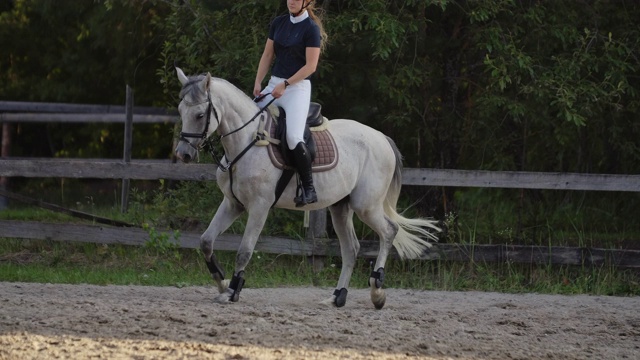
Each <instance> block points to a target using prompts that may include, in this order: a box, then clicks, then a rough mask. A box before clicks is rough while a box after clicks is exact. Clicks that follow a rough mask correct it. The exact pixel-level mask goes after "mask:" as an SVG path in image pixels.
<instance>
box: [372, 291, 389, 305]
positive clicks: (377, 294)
mask: <svg viewBox="0 0 640 360" xmlns="http://www.w3.org/2000/svg"><path fill="white" fill-rule="evenodd" d="M386 301H387V294H385V292H384V290H383V289H382V288H374V287H372V288H371V302H373V306H375V307H376V309H377V310H380V309H382V308H383V307H384V304H385V302H386Z"/></svg>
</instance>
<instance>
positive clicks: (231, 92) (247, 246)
mask: <svg viewBox="0 0 640 360" xmlns="http://www.w3.org/2000/svg"><path fill="white" fill-rule="evenodd" d="M176 71H177V73H178V79H179V80H180V82H181V83H182V86H183V87H182V91H181V92H180V97H181V102H180V105H179V106H178V110H179V112H180V116H181V119H182V132H181V136H180V141H179V142H178V145H177V146H176V150H175V151H176V155H177V156H178V158H180V159H181V160H182V161H184V162H189V161H190V160H192V159H194V158H196V157H197V156H198V151H199V149H200V148H201V147H202V145H203V143H204V142H205V140H206V139H208V138H209V137H210V136H211V135H212V134H213V133H215V132H217V133H218V136H219V137H220V141H221V143H222V146H223V148H224V151H225V157H224V158H225V159H224V162H225V164H224V165H221V166H219V167H218V170H217V173H216V180H217V182H218V186H219V187H220V190H221V191H222V192H223V194H224V200H223V201H222V203H221V204H220V207H219V208H218V210H217V211H216V214H215V216H214V217H213V219H212V220H211V223H210V224H209V227H208V228H207V230H206V231H205V232H204V233H203V234H202V237H201V244H200V246H201V249H202V251H203V253H204V256H205V260H206V263H207V266H208V268H209V271H210V272H211V274H212V277H213V279H214V281H215V282H216V283H217V286H218V290H219V291H220V295H218V297H217V298H216V301H218V302H227V301H238V298H239V294H240V290H241V289H242V286H243V284H244V270H245V267H246V266H247V265H248V263H249V260H250V259H251V255H252V253H253V251H254V247H255V245H256V242H257V241H258V236H259V235H260V232H261V231H262V228H263V226H264V224H265V221H266V220H267V215H268V213H269V210H270V208H271V207H272V205H274V206H275V207H278V208H284V209H290V210H318V209H323V208H327V207H328V208H329V210H330V213H331V220H332V222H333V227H334V229H335V231H336V233H337V235H338V239H339V241H340V252H341V255H342V269H341V273H340V278H339V280H338V284H337V286H336V290H335V291H334V292H333V295H331V297H330V298H329V299H327V300H324V301H323V303H326V304H333V305H335V306H338V307H341V306H344V304H345V302H346V297H347V288H348V287H349V281H350V279H351V274H352V272H353V267H354V265H355V262H356V256H357V254H358V250H359V248H360V244H359V242H358V239H357V237H356V233H355V230H354V227H353V213H354V212H355V213H356V214H357V215H358V217H359V218H360V219H361V220H362V221H363V222H364V223H366V224H367V225H368V226H370V227H371V229H373V230H374V231H375V232H376V233H377V234H378V235H379V238H380V250H379V253H378V258H377V261H376V263H375V267H374V271H373V272H372V273H371V275H370V278H369V285H370V288H371V300H372V302H373V304H374V306H375V307H376V308H377V309H381V308H382V307H383V306H384V304H385V301H386V296H385V293H384V290H383V288H382V282H383V280H384V266H385V262H386V260H387V257H388V255H389V251H390V250H391V246H392V245H393V246H395V247H396V250H397V251H398V253H399V255H400V256H401V257H403V258H415V257H417V256H419V255H420V254H422V252H423V251H424V250H425V249H426V248H427V247H429V246H430V244H429V242H428V241H427V240H425V239H430V240H436V237H435V235H433V234H432V232H433V231H439V229H438V228H437V227H436V225H435V222H434V221H431V220H427V219H408V218H405V217H403V216H401V215H399V214H398V213H397V212H396V203H397V201H398V197H399V194H400V188H401V186H402V175H401V171H402V158H401V155H400V153H399V151H398V149H397V147H396V145H395V143H394V142H393V141H392V140H391V139H390V138H388V137H387V136H386V135H384V134H383V133H381V132H379V131H377V130H374V129H372V128H370V127H368V126H366V125H363V124H361V123H358V122H356V121H353V120H344V119H339V120H331V121H328V122H327V124H328V130H329V131H330V133H331V135H332V136H333V138H334V139H335V144H336V145H337V149H338V152H339V161H338V163H337V165H336V166H335V167H334V168H333V169H331V170H328V171H323V172H317V173H314V175H313V178H314V183H315V187H316V189H317V193H318V202H317V203H313V204H308V205H306V206H304V207H302V208H300V207H296V205H295V203H294V201H293V199H294V197H295V195H296V183H295V181H291V182H290V183H289V184H288V186H287V187H286V189H285V190H284V192H283V193H282V196H281V197H280V198H279V199H278V200H277V202H275V201H276V197H275V192H274V188H275V186H276V183H277V181H278V179H279V177H280V176H281V174H282V170H280V169H278V168H277V167H275V166H274V165H273V164H272V162H271V160H270V157H269V155H268V150H267V147H265V146H251V143H252V141H254V139H255V137H256V130H257V129H258V126H259V123H260V121H262V120H263V117H262V116H261V117H257V114H258V113H260V110H261V109H259V107H258V106H257V105H256V104H255V102H254V101H253V100H252V99H251V98H250V97H249V96H247V95H246V94H244V93H243V92H242V91H241V90H239V89H238V88H237V87H235V86H234V85H232V84H231V83H229V82H228V81H226V80H223V79H219V78H214V77H211V75H210V74H207V75H198V76H192V77H187V76H186V75H185V74H184V72H183V71H182V70H181V69H179V68H176ZM265 111H267V110H265ZM227 170H232V171H227ZM274 202H275V204H274ZM244 211H247V213H248V219H247V224H246V228H245V231H244V235H243V237H242V241H241V243H240V247H239V249H238V253H237V256H236V262H235V270H234V274H233V277H232V278H231V281H230V282H229V281H228V280H225V279H224V271H223V269H222V268H221V267H220V265H219V264H218V262H217V260H216V257H215V255H214V254H213V242H214V241H215V239H216V238H217V237H218V235H220V234H221V233H222V232H224V231H225V230H226V229H227V228H228V227H229V226H230V225H231V224H232V223H233V222H234V221H235V220H236V219H237V218H238V216H240V215H241V214H242V213H243V212H244Z"/></svg>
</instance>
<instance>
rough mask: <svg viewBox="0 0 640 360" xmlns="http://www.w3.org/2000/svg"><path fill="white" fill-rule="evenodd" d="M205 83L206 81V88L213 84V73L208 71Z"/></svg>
mask: <svg viewBox="0 0 640 360" xmlns="http://www.w3.org/2000/svg"><path fill="white" fill-rule="evenodd" d="M204 83H205V86H204V90H207V89H209V87H210V85H211V73H210V72H208V73H207V80H206V81H205V82H204Z"/></svg>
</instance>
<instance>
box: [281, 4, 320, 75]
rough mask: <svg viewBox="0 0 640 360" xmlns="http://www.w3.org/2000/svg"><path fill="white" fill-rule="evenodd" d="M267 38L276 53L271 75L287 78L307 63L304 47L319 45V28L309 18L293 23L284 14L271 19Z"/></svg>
mask: <svg viewBox="0 0 640 360" xmlns="http://www.w3.org/2000/svg"><path fill="white" fill-rule="evenodd" d="M269 39H271V40H273V47H274V51H275V54H276V60H275V62H274V64H273V68H272V69H271V75H273V76H277V77H280V78H283V79H288V78H290V77H291V76H293V75H294V74H295V73H297V72H298V70H300V68H302V67H303V66H304V65H305V64H306V63H307V61H306V56H305V53H306V48H308V47H317V48H319V47H320V40H321V38H320V28H319V27H318V25H317V24H316V23H315V22H314V21H313V20H311V18H306V19H304V20H303V21H301V22H299V23H297V24H293V23H292V22H291V20H289V14H286V15H282V16H278V17H277V18H275V19H274V20H273V22H272V23H271V26H270V27H269ZM307 79H308V78H307Z"/></svg>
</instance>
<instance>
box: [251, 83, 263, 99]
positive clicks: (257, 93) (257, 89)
mask: <svg viewBox="0 0 640 360" xmlns="http://www.w3.org/2000/svg"><path fill="white" fill-rule="evenodd" d="M260 91H262V86H261V85H260V83H256V84H255V85H254V86H253V96H254V97H258V96H260Z"/></svg>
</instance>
